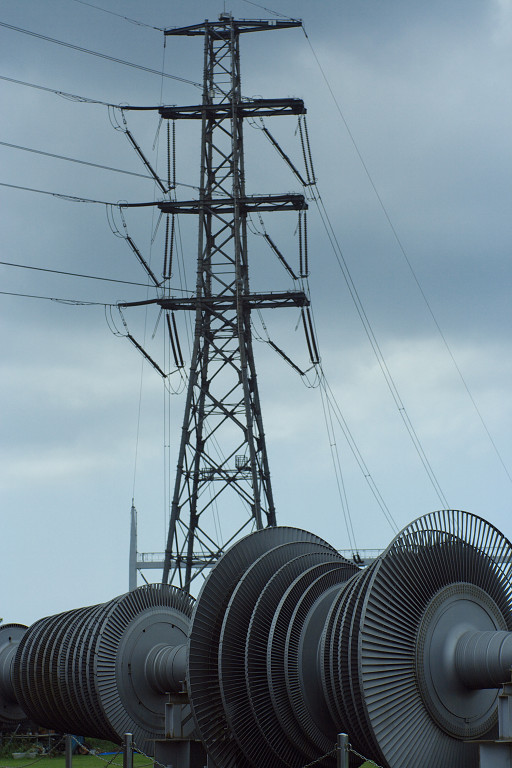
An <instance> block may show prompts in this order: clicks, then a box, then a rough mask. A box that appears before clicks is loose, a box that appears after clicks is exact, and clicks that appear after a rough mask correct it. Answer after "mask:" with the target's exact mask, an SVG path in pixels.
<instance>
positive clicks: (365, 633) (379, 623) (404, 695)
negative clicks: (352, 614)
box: [353, 511, 512, 768]
mask: <svg viewBox="0 0 512 768" xmlns="http://www.w3.org/2000/svg"><path fill="white" fill-rule="evenodd" d="M511 576H512V545H511V544H510V542H508V540H507V539H505V538H504V537H503V536H502V534H501V533H499V531H497V530H496V529H495V528H493V527H492V526H491V525H490V524H489V523H487V522H485V521H484V520H482V519H480V518H478V517H476V516H474V515H470V514H467V513H465V512H459V511H443V512H436V513H432V514H431V515H427V516H425V517H422V518H420V519H419V520H417V521H415V522H414V523H412V524H411V525H409V526H408V527H407V528H406V529H405V530H404V531H402V533H401V534H399V535H398V536H397V537H396V539H395V540H394V541H393V542H392V543H391V545H390V546H389V547H388V549H387V550H386V552H385V553H384V555H383V556H382V558H381V559H380V560H379V561H378V562H377V564H376V567H375V568H374V569H373V571H372V575H371V581H370V583H369V585H368V589H367V594H366V598H365V601H364V604H363V605H362V606H361V616H360V619H359V656H360V666H359V669H358V670H354V678H353V679H354V686H355V687H354V696H355V698H356V699H358V700H359V709H360V711H361V712H363V713H364V721H365V722H366V727H367V729H368V734H369V735H371V737H372V740H373V741H374V742H375V743H377V744H378V745H379V748H380V755H378V756H377V759H378V760H380V759H382V760H383V761H385V762H386V764H388V765H390V766H392V767H393V768H394V767H395V766H397V767H398V766H399V767H400V768H401V767H402V766H409V765H414V766H416V768H431V766H433V765H436V766H443V767H444V766H446V767H448V766H449V768H473V767H474V768H476V766H477V765H478V747H477V745H476V744H471V742H468V741H467V739H475V738H482V737H483V736H484V735H486V733H487V735H488V736H489V733H491V734H492V726H493V724H494V723H495V722H496V717H497V714H496V699H497V693H498V691H497V690H496V691H487V690H486V691H467V692H466V694H465V697H464V699H463V700H459V699H458V698H457V691H456V690H453V689H452V688H453V686H452V687H450V684H449V681H448V682H447V681H446V680H445V679H444V676H440V675H439V670H438V665H439V664H441V660H440V658H439V657H440V655H441V654H437V656H436V654H435V653H433V650H435V649H436V648H437V647H438V646H439V647H442V643H443V642H444V637H441V636H438V637H436V632H437V633H443V634H445V633H446V629H447V627H448V626H449V625H451V624H452V623H453V620H459V619H458V618H457V617H458V616H459V615H460V617H461V618H460V621H461V622H462V624H463V626H466V625H467V626H468V627H469V628H475V629H477V630H479V629H484V630H487V629H489V628H495V629H508V630H509V631H510V630H512V591H511ZM446 617H447V618H446ZM447 676H448V675H447ZM489 697H491V700H490V699H489ZM466 707H471V710H469V711H470V712H471V716H470V717H469V716H468V717H464V714H465V712H466V710H465V709H464V708H466ZM486 729H487V730H486ZM465 739H466V740H465Z"/></svg>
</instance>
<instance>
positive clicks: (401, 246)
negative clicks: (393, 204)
mask: <svg viewBox="0 0 512 768" xmlns="http://www.w3.org/2000/svg"><path fill="white" fill-rule="evenodd" d="M247 1H248V0H246V2H247ZM303 31H304V35H305V37H306V40H307V41H308V44H309V47H310V48H311V52H312V54H313V56H314V58H315V61H316V63H317V65H318V68H319V70H320V72H321V74H322V77H323V79H324V81H325V84H326V86H327V88H328V90H329V93H330V94H331V97H332V99H333V101H334V104H335V106H336V109H337V111H338V114H339V116H340V118H341V120H342V122H343V125H344V126H345V129H346V131H347V134H348V136H349V138H350V141H351V143H352V145H353V147H354V149H355V152H356V154H357V157H358V158H359V161H360V163H361V165H362V167H363V170H364V172H365V174H366V176H367V178H368V181H369V183H370V186H371V188H372V190H373V192H374V194H375V197H376V198H377V202H378V203H379V206H380V208H381V210H382V212H383V213H384V216H385V218H386V221H387V223H388V225H389V227H390V229H391V232H392V234H393V237H394V238H395V241H396V243H397V245H398V248H399V250H400V252H401V254H402V256H403V258H404V259H405V262H406V264H407V266H408V268H409V271H410V273H411V275H412V277H413V280H414V282H415V283H416V286H417V288H418V290H419V292H420V294H421V297H422V299H423V301H424V302H425V305H426V307H427V310H428V312H429V314H430V316H431V318H432V321H433V323H434V325H435V327H436V329H437V331H438V333H439V335H440V337H441V340H442V342H443V344H444V346H445V349H446V351H447V352H448V355H449V356H450V358H451V360H452V363H453V365H454V367H455V370H456V371H457V373H458V375H459V378H460V380H461V382H462V385H463V387H464V389H465V390H466V393H467V395H468V397H469V399H470V400H471V403H472V405H473V407H474V409H475V411H476V414H477V416H478V418H479V420H480V423H481V425H482V427H483V429H484V431H485V433H486V435H487V437H488V439H489V441H490V443H491V445H492V447H493V450H494V452H495V454H496V456H497V458H498V460H499V462H500V464H501V466H502V467H503V469H504V471H505V474H506V475H507V477H508V479H509V480H510V482H511V483H512V475H511V474H510V472H509V470H508V468H507V466H506V464H505V462H504V460H503V457H502V455H501V453H500V451H499V449H498V446H497V445H496V443H495V441H494V439H493V437H492V435H491V432H490V430H489V428H488V427H487V424H486V423H485V420H484V417H483V416H482V413H481V411H480V409H479V408H478V405H477V403H476V400H475V398H474V397H473V394H472V393H471V391H470V389H469V386H468V384H467V382H466V380H465V378H464V375H463V373H462V371H461V369H460V367H459V365H458V363H457V361H456V359H455V356H454V354H453V352H452V350H451V347H450V345H449V344H448V340H447V338H446V336H445V335H444V333H443V330H442V328H441V326H440V325H439V322H438V320H437V318H436V316H435V314H434V310H433V309H432V306H431V304H430V302H429V300H428V297H427V295H426V293H425V291H424V290H423V287H422V285H421V283H420V281H419V278H418V276H417V275H416V272H415V271H414V268H413V266H412V264H411V261H410V259H409V257H408V255H407V252H406V250H405V247H404V245H403V243H402V241H401V239H400V237H399V235H398V232H397V230H396V228H395V226H394V224H393V222H392V220H391V217H390V215H389V213H388V210H387V208H386V206H385V204H384V201H383V199H382V197H381V196H380V194H379V191H378V189H377V187H376V185H375V182H374V180H373V178H372V175H371V173H370V171H369V169H368V166H367V165H366V163H365V161H364V158H363V156H362V154H361V151H360V150H359V147H358V145H357V143H356V140H355V138H354V136H353V134H352V131H351V130H350V127H349V125H348V123H347V120H346V118H345V115H344V114H343V111H342V109H341V107H340V104H339V102H338V100H337V98H336V96H335V94H334V91H333V89H332V87H331V84H330V83H329V80H328V79H327V75H326V73H325V71H324V69H323V67H322V65H321V63H320V60H319V58H318V56H317V54H316V52H315V50H314V48H313V45H312V43H311V40H310V39H309V37H308V34H307V32H306V30H305V29H304V27H303Z"/></svg>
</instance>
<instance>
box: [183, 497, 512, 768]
mask: <svg viewBox="0 0 512 768" xmlns="http://www.w3.org/2000/svg"><path fill="white" fill-rule="evenodd" d="M511 577H512V545H511V544H510V542H508V541H507V540H506V539H505V538H504V537H503V536H502V534H501V533H500V532H499V531H497V530H496V529H495V528H493V527H492V526H491V525H490V524H489V523H487V522H485V521H484V520H482V519H480V518H478V517H475V516H474V515H470V514H467V513H465V512H460V511H455V510H449V511H442V512H436V513H433V514H431V515H427V516H425V517H422V518H419V519H418V520H416V521H415V522H413V523H411V525H409V526H408V527H407V528H405V529H404V530H403V531H402V532H401V533H400V534H399V535H398V536H397V537H396V538H395V539H394V541H393V542H392V543H391V544H390V545H389V547H388V548H387V549H386V550H385V552H384V553H383V554H382V555H381V556H380V557H379V558H378V559H377V560H375V561H374V562H373V563H372V564H371V565H370V566H369V567H368V568H365V569H362V570H360V569H358V568H357V567H356V566H355V565H354V564H353V563H351V562H349V561H346V560H344V559H343V558H341V556H340V555H338V554H337V553H336V552H335V551H334V550H332V548H330V547H329V545H328V544H326V542H323V541H321V540H318V539H317V538H316V537H312V536H311V534H307V532H304V531H297V530H296V529H279V528H276V529H270V530H269V529H266V530H264V531H258V532H256V533H253V534H251V535H250V536H248V537H246V538H245V539H244V540H242V542H239V543H238V544H235V545H234V546H233V547H232V548H231V549H230V550H229V551H228V552H227V553H226V554H225V555H224V556H223V558H222V559H221V561H219V564H218V566H217V567H216V568H214V569H213V570H212V572H211V573H210V575H209V578H208V579H207V580H206V582H205V584H204V586H203V590H202V592H201V593H200V595H199V598H198V600H197V603H196V605H195V608H194V614H193V618H192V625H191V635H190V640H189V661H188V684H189V694H190V697H191V704H192V709H193V714H194V718H195V721H196V727H197V730H198V733H199V734H200V736H201V738H202V740H203V742H204V744H205V746H206V749H207V751H208V753H209V754H211V755H212V757H213V759H214V761H215V765H216V766H218V768H234V767H235V766H236V767H237V768H239V767H242V766H243V767H245V766H246V767H247V768H249V767H251V768H256V767H257V766H259V765H261V764H266V765H272V766H275V767H276V768H279V767H281V768H284V767H285V766H287V768H301V766H303V765H304V764H305V763H308V762H311V761H312V760H315V759H318V758H319V757H321V756H322V755H324V754H327V753H328V752H330V751H331V750H332V747H333V745H334V744H335V743H336V735H337V733H339V732H346V733H348V734H350V739H351V743H352V744H353V745H354V747H355V748H356V749H357V750H358V751H359V752H360V753H361V754H366V755H370V756H371V757H372V758H373V759H374V760H376V761H377V762H379V763H380V764H382V765H385V766H388V767H389V768H407V767H408V766H410V765H412V764H414V765H415V766H417V768H432V766H433V765H435V766H436V768H463V767H464V768H472V767H473V768H476V767H477V766H478V745H477V744H475V740H477V739H482V738H487V739H488V738H494V737H495V736H497V728H496V726H497V699H498V690H499V688H500V687H501V684H502V683H503V682H506V681H507V680H508V679H510V666H511V665H512V634H511V632H512V579H511ZM208 691H209V692H210V693H211V694H213V695H210V696H208ZM322 764H323V765H332V766H334V765H335V764H336V760H335V758H334V757H330V758H329V757H326V758H324V760H322Z"/></svg>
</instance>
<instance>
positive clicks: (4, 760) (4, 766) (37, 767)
mask: <svg viewBox="0 0 512 768" xmlns="http://www.w3.org/2000/svg"><path fill="white" fill-rule="evenodd" d="M110 760H112V762H111V763H110V767H111V768H120V766H122V765H123V755H122V753H120V754H119V755H117V757H114V755H102V756H101V757H100V756H99V755H73V763H72V764H73V768H107V763H108V762H109V761H110ZM65 764H66V759H65V757H64V755H57V756H56V757H47V756H46V755H43V756H42V757H39V758H35V759H34V760H14V758H12V757H0V768H25V766H27V767H28V768H32V766H33V768H64V766H65ZM133 765H134V768H143V766H147V767H149V766H151V765H153V761H149V760H148V758H147V757H144V756H143V755H134V756H133Z"/></svg>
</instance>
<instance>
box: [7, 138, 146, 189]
mask: <svg viewBox="0 0 512 768" xmlns="http://www.w3.org/2000/svg"><path fill="white" fill-rule="evenodd" d="M0 146H2V147H10V148H11V149H21V150H23V151H24V152H33V153H34V154H36V155H44V156H45V157H52V158H54V159H56V160H67V161H68V162H70V163H79V164H80V165H89V166H91V167H92V168H101V169H102V170H104V171H114V172H115V173H125V174H127V175H128V176H138V177H139V178H140V179H149V180H150V181H154V179H153V177H152V176H148V175H147V174H145V173H137V172H136V171H125V170H123V169H122V168H112V166H110V165H102V164H101V163H92V162H89V161H88V160H79V159H78V158H76V157H66V156H65V155H56V154H54V153H53V152H44V151H43V150H42V149H33V148H32V147H22V146H20V145H19V144H9V143H8V142H7V141H0Z"/></svg>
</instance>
